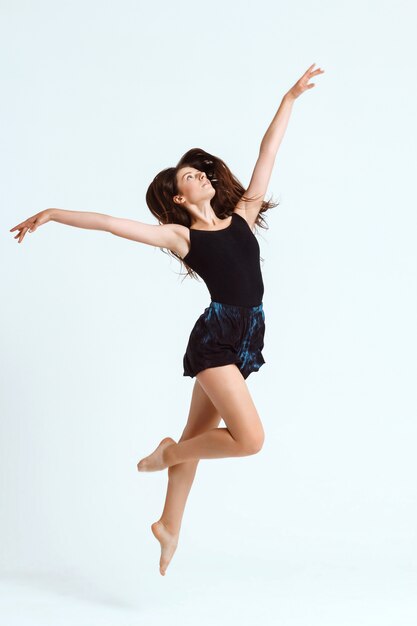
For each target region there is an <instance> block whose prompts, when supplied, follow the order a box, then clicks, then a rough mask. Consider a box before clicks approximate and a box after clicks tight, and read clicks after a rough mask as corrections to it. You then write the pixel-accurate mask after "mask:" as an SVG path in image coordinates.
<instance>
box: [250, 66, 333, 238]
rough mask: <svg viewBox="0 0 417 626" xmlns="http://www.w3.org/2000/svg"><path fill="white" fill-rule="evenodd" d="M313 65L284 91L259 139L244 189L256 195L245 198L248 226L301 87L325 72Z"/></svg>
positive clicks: (256, 208) (263, 190) (251, 194)
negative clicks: (256, 156)
mask: <svg viewBox="0 0 417 626" xmlns="http://www.w3.org/2000/svg"><path fill="white" fill-rule="evenodd" d="M314 66H315V63H313V65H311V66H310V67H309V68H308V70H307V71H306V72H305V73H304V74H303V75H302V76H301V78H300V79H299V80H298V81H297V82H296V83H295V85H294V86H293V87H291V89H290V90H289V91H288V92H287V93H286V94H285V96H284V97H283V99H282V101H281V104H280V105H279V108H278V111H277V112H276V113H275V116H274V118H273V120H272V122H271V123H270V125H269V127H268V129H267V131H266V133H265V135H264V137H263V139H262V141H261V146H260V149H259V157H258V160H257V162H256V164H255V168H254V170H253V174H252V177H251V180H250V183H249V187H248V189H247V191H246V192H245V196H247V197H249V198H256V200H255V201H254V202H248V203H247V204H246V217H247V220H248V222H249V224H250V226H251V227H252V226H253V224H254V223H255V220H256V217H257V215H258V213H259V210H260V208H261V206H262V202H263V199H264V196H265V194H266V191H267V188H268V184H269V179H270V178H271V173H272V168H273V166H274V163H275V157H276V155H277V152H278V148H279V146H280V145H281V141H282V138H283V136H284V133H285V131H286V129H287V126H288V121H289V119H290V115H291V111H292V107H293V104H294V102H295V100H296V99H297V98H298V96H300V95H301V94H302V93H303V92H304V91H306V90H307V89H311V88H312V87H314V86H315V83H311V84H308V81H309V80H310V78H312V77H313V76H316V75H317V74H322V73H323V72H324V70H322V69H320V68H317V69H316V70H313V67H314Z"/></svg>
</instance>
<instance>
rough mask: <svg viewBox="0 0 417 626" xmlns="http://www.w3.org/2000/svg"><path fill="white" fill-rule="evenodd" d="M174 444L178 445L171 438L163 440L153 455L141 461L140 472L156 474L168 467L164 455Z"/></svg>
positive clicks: (138, 465) (138, 466)
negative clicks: (165, 450)
mask: <svg viewBox="0 0 417 626" xmlns="http://www.w3.org/2000/svg"><path fill="white" fill-rule="evenodd" d="M173 443H176V441H174V440H173V439H171V437H165V439H162V441H161V443H160V444H159V446H158V447H157V448H156V450H154V451H153V452H152V454H150V455H149V456H145V457H144V458H143V459H141V460H140V461H139V463H138V464H137V468H138V471H139V472H156V471H158V470H162V469H165V468H166V467H168V465H167V463H166V462H165V461H164V459H163V456H162V453H163V451H164V449H165V448H166V447H168V446H170V445H172V444H173Z"/></svg>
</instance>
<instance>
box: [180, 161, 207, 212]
mask: <svg viewBox="0 0 417 626" xmlns="http://www.w3.org/2000/svg"><path fill="white" fill-rule="evenodd" d="M177 187H178V190H179V192H180V194H181V195H182V196H183V197H184V198H185V199H186V200H188V202H190V203H191V204H196V203H198V202H200V201H202V200H207V198H212V197H213V196H214V194H215V189H214V187H213V185H212V184H211V182H210V181H209V179H208V178H207V176H206V173H205V172H201V171H199V170H197V169H196V168H195V167H190V166H188V167H182V168H181V169H180V170H179V171H178V172H177Z"/></svg>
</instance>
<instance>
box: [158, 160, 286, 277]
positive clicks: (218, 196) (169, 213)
mask: <svg viewBox="0 0 417 626" xmlns="http://www.w3.org/2000/svg"><path fill="white" fill-rule="evenodd" d="M183 167H195V168H196V169H198V170H199V171H201V172H205V174H206V176H207V178H208V179H209V180H210V182H211V184H212V186H213V187H214V189H215V191H216V193H215V195H214V196H213V198H212V199H211V206H212V207H213V210H214V212H215V214H216V215H217V217H219V218H220V219H225V218H226V217H228V216H229V215H231V214H232V213H233V211H234V209H235V207H236V205H237V204H238V202H239V201H240V200H242V201H244V202H253V201H256V198H246V197H245V195H244V193H245V188H244V187H243V185H242V184H241V182H240V181H239V180H238V179H237V178H236V176H234V175H233V174H232V172H231V171H230V169H229V168H228V167H227V165H226V163H225V162H224V161H222V159H220V158H219V157H216V156H214V155H213V154H209V153H208V152H205V151H204V150H202V149H201V148H192V149H191V150H188V152H186V153H185V154H184V155H183V156H182V157H181V159H180V160H179V161H178V163H177V165H176V166H175V167H168V168H166V169H164V170H162V171H161V172H159V173H158V174H157V175H156V176H155V178H154V179H153V181H152V182H151V184H150V185H149V187H148V190H147V192H146V204H147V205H148V207H149V210H150V211H151V213H152V215H154V216H155V217H156V218H157V219H158V221H159V223H160V224H181V225H183V226H187V227H188V228H189V227H190V226H191V216H190V214H189V213H188V211H187V210H186V209H184V208H183V207H181V206H180V205H179V204H177V203H176V202H174V200H173V198H174V196H176V195H180V191H179V189H178V186H177V173H178V171H179V170H180V169H182V168H183ZM278 204H279V202H272V200H269V201H267V200H264V201H263V202H262V205H261V208H260V210H259V213H258V216H257V218H256V221H255V226H256V227H260V228H265V229H268V226H267V223H266V221H265V219H264V217H263V216H262V213H265V212H266V211H267V210H268V209H272V208H274V207H276V206H278ZM160 250H162V252H164V253H166V254H169V255H172V256H174V257H175V258H176V259H178V260H179V261H180V263H182V265H184V267H185V269H186V275H188V276H191V277H193V278H197V280H198V274H196V273H195V272H194V271H193V269H192V268H191V267H189V266H188V265H187V264H186V263H185V261H183V259H182V258H181V257H180V256H179V254H177V253H176V252H174V251H172V250H169V249H167V250H165V249H164V248H160Z"/></svg>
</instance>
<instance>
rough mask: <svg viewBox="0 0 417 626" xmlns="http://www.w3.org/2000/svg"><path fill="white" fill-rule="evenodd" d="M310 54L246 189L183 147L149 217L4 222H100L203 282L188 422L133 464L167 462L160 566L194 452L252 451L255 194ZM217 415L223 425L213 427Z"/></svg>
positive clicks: (188, 355)
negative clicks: (205, 299)
mask: <svg viewBox="0 0 417 626" xmlns="http://www.w3.org/2000/svg"><path fill="white" fill-rule="evenodd" d="M314 65H315V63H313V65H312V66H311V67H310V68H309V69H308V70H307V71H306V72H305V73H304V74H303V75H302V76H301V78H300V79H299V80H298V81H297V82H296V83H295V85H294V86H293V87H292V88H291V89H290V90H289V91H288V92H287V93H286V94H285V96H284V97H283V99H282V102H281V104H280V106H279V108H278V111H277V112H276V114H275V116H274V118H273V120H272V122H271V124H270V126H269V127H268V129H267V131H266V133H265V135H264V137H263V139H262V142H261V145H260V150H259V156H258V159H257V162H256V165H255V169H254V171H253V174H252V178H251V180H250V183H249V187H248V188H247V190H246V191H245V189H244V187H242V185H241V184H240V182H239V181H238V180H237V178H235V176H233V174H232V173H231V171H230V170H229V168H228V167H227V165H226V164H225V163H224V162H223V161H222V160H221V159H219V158H218V157H215V156H213V155H211V154H208V153H207V152H205V151H204V150H200V149H197V148H195V149H192V150H190V151H188V152H187V153H186V154H185V155H184V156H183V157H182V158H181V160H180V161H179V163H178V164H177V166H176V167H171V168H167V169H165V170H163V171H162V172H160V173H159V174H157V176H156V177H155V178H154V180H153V182H152V183H151V185H150V186H149V188H148V191H147V194H146V202H147V205H148V207H149V209H150V210H151V212H152V214H153V215H154V216H155V217H156V218H157V219H158V221H159V224H158V225H151V224H144V223H142V222H137V221H135V220H129V219H123V218H116V217H112V216H110V215H105V214H101V213H92V212H80V211H66V210H62V209H46V210H44V211H41V212H40V213H36V214H35V215H33V216H32V217H30V218H28V219H27V220H25V221H24V222H21V223H20V224H18V225H17V226H15V227H14V228H12V229H11V230H10V232H13V231H15V230H17V231H18V233H17V235H16V237H15V239H18V242H19V243H21V242H22V240H23V238H24V236H25V235H26V233H27V232H28V231H29V232H31V233H33V232H35V231H36V229H37V228H38V227H39V226H40V225H42V224H45V223H47V222H48V221H51V220H53V221H55V222H60V223H61V224H67V225H69V226H77V227H79V228H90V229H94V230H105V231H107V232H110V233H112V234H114V235H117V236H119V237H125V238H126V239H131V240H134V241H138V242H140V243H145V244H149V245H152V246H157V247H159V248H162V249H167V250H168V251H169V252H170V253H172V254H173V255H174V256H175V257H176V258H178V259H180V260H181V262H182V263H184V265H185V266H186V268H187V273H188V274H189V275H191V276H196V275H199V276H200V277H202V278H203V280H204V281H205V283H206V285H207V287H208V289H209V292H210V296H211V301H210V305H209V306H208V307H207V308H206V309H205V310H204V312H203V313H202V314H201V315H200V317H199V318H198V319H197V321H196V323H195V325H194V327H193V329H192V331H191V334H190V336H189V340H188V345H187V348H186V352H185V354H184V357H183V368H184V372H183V375H184V376H190V377H191V378H194V377H195V379H196V380H195V383H194V387H193V391H192V398H191V405H190V409H189V414H188V421H187V423H186V426H185V428H184V431H183V433H182V436H181V438H180V440H179V441H178V443H177V442H175V441H174V439H171V438H170V437H166V438H164V439H163V440H162V441H161V442H160V444H159V445H158V447H157V448H156V449H155V450H154V452H152V453H151V454H150V455H149V456H147V457H145V458H143V459H142V460H141V461H139V463H138V464H137V468H138V470H139V471H145V472H146V471H148V472H150V471H157V470H162V469H165V468H168V478H169V481H168V489H167V495H166V501H165V506H164V510H163V512H162V515H161V517H160V519H159V520H158V521H156V522H154V523H153V524H152V526H151V529H152V532H153V534H154V535H155V537H156V538H157V539H158V541H159V542H160V544H161V558H160V562H159V570H160V573H161V574H162V575H165V572H166V569H167V567H168V565H169V562H170V561H171V559H172V556H173V554H174V552H175V549H176V547H177V544H178V537H179V532H180V527H181V522H182V518H183V514H184V509H185V504H186V501H187V498H188V494H189V492H190V489H191V485H192V483H193V480H194V476H195V473H196V469H197V465H198V461H199V459H217V458H224V457H239V456H245V455H249V454H255V453H256V452H258V451H259V450H260V449H261V448H262V445H263V441H264V431H263V427H262V423H261V420H260V418H259V415H258V413H257V410H256V407H255V405H254V403H253V400H252V398H251V395H250V393H249V390H248V387H247V385H246V382H245V380H246V378H247V377H248V376H249V374H250V373H251V372H256V371H257V370H259V368H260V367H261V366H262V365H263V363H265V360H264V358H263V356H262V348H263V338H264V332H265V314H264V311H263V306H262V298H263V292H264V287H263V282H262V274H261V269H260V256H259V244H258V241H257V239H256V237H255V235H254V227H255V226H261V227H262V228H264V226H263V223H264V219H263V217H262V215H261V214H262V213H264V212H265V211H267V210H268V209H270V208H273V207H275V206H277V204H275V203H272V202H267V201H264V196H265V193H266V190H267V187H268V183H269V179H270V176H271V172H272V168H273V165H274V162H275V157H276V154H277V151H278V148H279V146H280V144H281V141H282V138H283V135H284V133H285V130H286V128H287V124H288V120H289V117H290V113H291V110H292V106H293V103H294V101H295V100H296V98H298V97H299V96H300V95H301V94H302V93H303V92H304V91H306V90H307V89H311V88H312V87H314V83H311V84H309V83H308V81H309V80H310V79H311V78H312V77H313V76H316V75H318V74H320V73H322V72H323V71H324V70H322V69H320V68H318V69H315V70H313V67H314ZM221 419H223V421H224V423H225V424H226V428H219V423H220V420H221Z"/></svg>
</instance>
